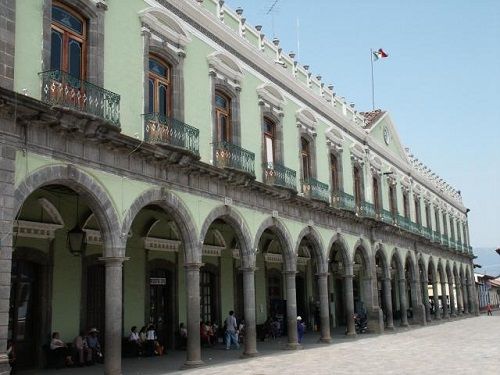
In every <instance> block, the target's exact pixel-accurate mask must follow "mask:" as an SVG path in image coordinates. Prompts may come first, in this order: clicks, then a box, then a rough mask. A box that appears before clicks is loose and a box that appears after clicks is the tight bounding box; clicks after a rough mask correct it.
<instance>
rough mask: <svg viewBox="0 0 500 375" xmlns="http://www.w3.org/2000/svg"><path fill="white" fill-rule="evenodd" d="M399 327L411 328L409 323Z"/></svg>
mask: <svg viewBox="0 0 500 375" xmlns="http://www.w3.org/2000/svg"><path fill="white" fill-rule="evenodd" d="M399 326H400V327H402V328H409V327H410V324H409V323H401V324H400V325H399Z"/></svg>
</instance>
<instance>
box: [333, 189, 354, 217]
mask: <svg viewBox="0 0 500 375" xmlns="http://www.w3.org/2000/svg"><path fill="white" fill-rule="evenodd" d="M332 201H333V206H334V207H336V208H339V209H342V210H348V211H352V212H356V201H355V199H354V197H353V196H352V195H351V194H348V193H346V192H343V191H336V192H334V193H333V194H332Z"/></svg>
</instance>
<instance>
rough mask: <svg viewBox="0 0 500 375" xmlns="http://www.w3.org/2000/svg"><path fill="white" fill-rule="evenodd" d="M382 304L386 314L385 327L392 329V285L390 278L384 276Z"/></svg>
mask: <svg viewBox="0 0 500 375" xmlns="http://www.w3.org/2000/svg"><path fill="white" fill-rule="evenodd" d="M384 304H385V310H386V311H385V315H386V329H390V330H393V329H394V318H393V316H392V286H391V278H390V277H386V278H384Z"/></svg>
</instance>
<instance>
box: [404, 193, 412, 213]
mask: <svg viewBox="0 0 500 375" xmlns="http://www.w3.org/2000/svg"><path fill="white" fill-rule="evenodd" d="M403 214H404V217H405V218H407V219H409V218H410V202H409V201H408V193H407V192H406V191H403Z"/></svg>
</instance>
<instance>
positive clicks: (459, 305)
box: [455, 279, 463, 316]
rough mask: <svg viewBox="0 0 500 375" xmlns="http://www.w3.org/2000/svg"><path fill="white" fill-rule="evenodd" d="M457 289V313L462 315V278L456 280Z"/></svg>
mask: <svg viewBox="0 0 500 375" xmlns="http://www.w3.org/2000/svg"><path fill="white" fill-rule="evenodd" d="M455 290H456V292H457V309H458V312H457V315H458V316H460V315H462V314H463V300H462V283H461V281H460V279H458V280H456V284H455Z"/></svg>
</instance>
